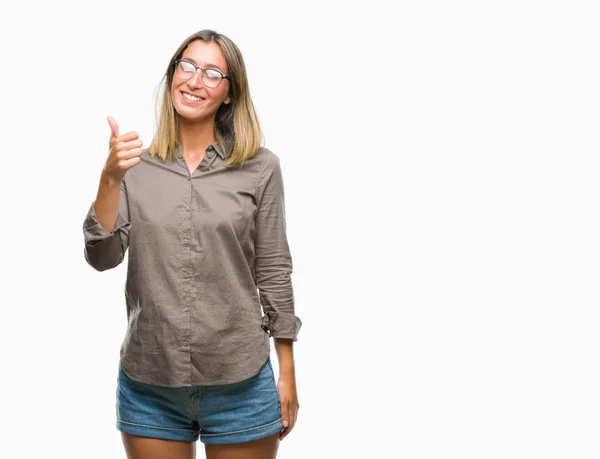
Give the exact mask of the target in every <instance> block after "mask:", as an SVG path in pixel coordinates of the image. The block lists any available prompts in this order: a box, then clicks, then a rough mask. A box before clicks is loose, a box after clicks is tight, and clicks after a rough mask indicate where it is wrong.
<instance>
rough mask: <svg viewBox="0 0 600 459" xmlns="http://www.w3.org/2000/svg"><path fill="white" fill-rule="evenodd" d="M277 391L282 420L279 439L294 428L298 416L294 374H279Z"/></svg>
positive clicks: (298, 405)
mask: <svg viewBox="0 0 600 459" xmlns="http://www.w3.org/2000/svg"><path fill="white" fill-rule="evenodd" d="M277 391H278V392H279V404H280V405H281V420H282V421H283V430H282V431H281V433H280V435H279V440H283V439H284V438H285V437H286V436H287V434H289V433H290V431H291V430H292V429H293V428H294V425H295V424H296V419H297V418H298V408H300V404H299V403H298V394H297V392H296V379H295V378H294V376H279V381H277Z"/></svg>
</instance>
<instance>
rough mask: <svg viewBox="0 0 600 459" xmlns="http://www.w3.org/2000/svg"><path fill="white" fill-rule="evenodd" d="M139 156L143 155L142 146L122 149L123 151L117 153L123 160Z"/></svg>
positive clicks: (118, 157)
mask: <svg viewBox="0 0 600 459" xmlns="http://www.w3.org/2000/svg"><path fill="white" fill-rule="evenodd" d="M139 156H142V149H141V148H132V149H131V150H121V151H119V152H117V154H116V157H117V159H121V160H123V159H131V158H137V157H139Z"/></svg>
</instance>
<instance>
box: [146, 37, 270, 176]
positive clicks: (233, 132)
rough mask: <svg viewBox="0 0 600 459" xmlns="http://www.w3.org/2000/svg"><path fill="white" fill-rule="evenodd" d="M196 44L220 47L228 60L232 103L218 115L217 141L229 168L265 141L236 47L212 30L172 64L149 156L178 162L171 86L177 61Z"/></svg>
mask: <svg viewBox="0 0 600 459" xmlns="http://www.w3.org/2000/svg"><path fill="white" fill-rule="evenodd" d="M194 40H204V41H206V42H214V43H216V44H217V45H219V47H220V48H221V51H222V52H223V55H224V56H225V62H226V63H227V70H228V75H229V76H230V77H231V81H230V82H229V83H230V91H229V96H230V97H231V102H230V103H229V104H221V106H220V107H219V109H218V111H217V113H216V115H215V138H216V139H217V143H218V144H219V146H220V147H221V149H222V150H223V151H224V152H225V155H226V158H227V160H226V162H225V166H230V165H234V164H239V163H243V162H244V161H246V160H247V159H250V158H252V157H253V156H254V155H255V154H256V153H257V152H258V149H259V148H260V146H261V143H262V140H263V139H262V131H261V129H260V123H259V122H258V117H257V116H256V111H255V110H254V104H253V103H252V98H251V97H250V89H249V87H248V76H247V74H246V66H245V64H244V59H243V57H242V53H241V52H240V50H239V49H238V47H237V46H236V44H235V43H234V42H233V41H232V40H231V39H229V38H228V37H226V36H225V35H223V34H220V33H217V32H215V31H214V30H210V29H205V30H201V31H200V32H196V33H194V34H193V35H190V36H189V37H188V38H186V39H185V40H184V41H183V43H181V45H179V48H178V49H177V51H175V54H173V57H172V58H171V60H170V61H169V65H168V67H167V70H166V71H165V74H164V76H163V78H162V79H161V83H159V91H160V86H161V85H163V88H162V100H158V99H157V107H158V110H157V111H156V113H157V118H158V120H157V121H158V122H157V128H156V133H155V135H154V138H153V139H152V143H151V144H150V147H149V153H150V155H152V156H155V155H158V157H159V158H161V159H162V160H163V161H165V160H166V158H167V157H168V156H170V158H171V160H173V161H175V160H176V156H175V148H176V146H177V144H178V143H179V141H178V138H177V122H178V118H179V114H178V113H177V111H176V110H175V107H174V106H173V100H172V98H171V85H172V84H173V74H174V73H175V66H174V65H173V61H174V60H175V59H180V58H181V56H182V55H183V52H184V51H185V49H186V48H187V46H188V45H189V44H190V43H191V42H192V41H194ZM165 81H166V84H165Z"/></svg>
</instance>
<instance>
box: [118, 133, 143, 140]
mask: <svg viewBox="0 0 600 459" xmlns="http://www.w3.org/2000/svg"><path fill="white" fill-rule="evenodd" d="M138 138H139V134H138V132H137V131H129V132H126V133H125V134H123V135H121V136H120V137H119V140H120V141H121V142H128V141H130V140H137V139H138Z"/></svg>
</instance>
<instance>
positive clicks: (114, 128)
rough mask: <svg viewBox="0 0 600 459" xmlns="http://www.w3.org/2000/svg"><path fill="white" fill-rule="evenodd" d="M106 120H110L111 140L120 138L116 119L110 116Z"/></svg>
mask: <svg viewBox="0 0 600 459" xmlns="http://www.w3.org/2000/svg"><path fill="white" fill-rule="evenodd" d="M106 119H107V120H108V125H109V126H110V138H111V139H115V138H117V137H119V125H118V124H117V122H116V121H115V119H114V118H113V117H112V116H108V117H107V118H106Z"/></svg>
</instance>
